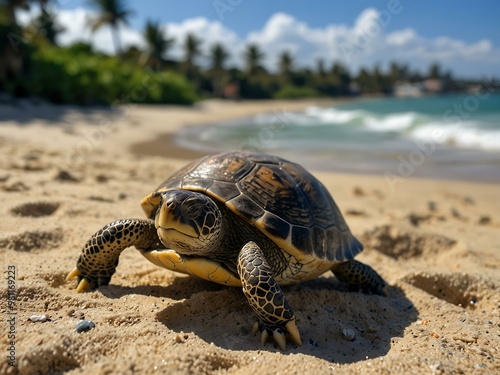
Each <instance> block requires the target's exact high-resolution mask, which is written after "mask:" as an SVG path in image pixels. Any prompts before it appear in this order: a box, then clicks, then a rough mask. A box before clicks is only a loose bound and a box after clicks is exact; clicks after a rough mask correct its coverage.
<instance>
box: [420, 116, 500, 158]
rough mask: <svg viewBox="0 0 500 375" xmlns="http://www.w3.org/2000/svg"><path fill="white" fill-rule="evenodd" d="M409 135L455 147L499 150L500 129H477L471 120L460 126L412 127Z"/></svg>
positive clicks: (433, 125)
mask: <svg viewBox="0 0 500 375" xmlns="http://www.w3.org/2000/svg"><path fill="white" fill-rule="evenodd" d="M410 137H412V138H415V139H419V140H424V141H432V142H435V143H437V144H443V145H450V146H455V147H462V148H479V149H483V150H490V151H494V150H500V130H486V129H479V128H477V127H476V126H475V123H473V122H469V123H463V124H462V126H447V125H444V124H442V123H429V124H426V125H424V126H421V127H419V128H416V129H414V130H413V131H412V132H411V133H410Z"/></svg>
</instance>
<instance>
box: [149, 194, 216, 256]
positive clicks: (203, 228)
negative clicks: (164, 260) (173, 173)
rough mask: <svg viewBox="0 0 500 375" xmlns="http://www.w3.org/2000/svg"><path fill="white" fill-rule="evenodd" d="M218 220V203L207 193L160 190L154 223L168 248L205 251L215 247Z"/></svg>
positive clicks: (207, 251) (185, 251)
mask: <svg viewBox="0 0 500 375" xmlns="http://www.w3.org/2000/svg"><path fill="white" fill-rule="evenodd" d="M221 223H222V215H221V212H220V210H219V207H217V204H216V203H215V202H214V201H213V200H212V199H211V198H210V197H207V196H206V195H204V194H201V193H197V192H193V191H188V190H170V191H165V192H162V193H161V203H160V206H159V208H158V210H157V211H156V216H155V226H156V229H157V231H158V237H159V238H160V240H161V242H162V243H163V244H164V245H165V246H167V247H168V248H170V249H172V250H175V251H177V252H178V253H180V254H186V255H189V254H197V255H205V254H207V253H209V252H211V251H212V250H213V249H215V248H217V247H218V244H219V239H220V237H221V232H222V230H221Z"/></svg>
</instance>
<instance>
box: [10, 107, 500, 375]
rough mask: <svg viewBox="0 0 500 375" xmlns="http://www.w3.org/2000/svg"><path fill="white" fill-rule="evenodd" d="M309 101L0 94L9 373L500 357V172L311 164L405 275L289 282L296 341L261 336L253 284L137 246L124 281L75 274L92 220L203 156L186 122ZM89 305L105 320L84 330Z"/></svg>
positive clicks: (273, 368) (454, 368) (466, 363)
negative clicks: (86, 99) (181, 101)
mask: <svg viewBox="0 0 500 375" xmlns="http://www.w3.org/2000/svg"><path fill="white" fill-rule="evenodd" d="M312 103H313V102H303V101H297V102H277V101H274V102H241V103H235V102H220V101H208V102H204V103H202V104H198V105H197V106H195V107H194V108H188V107H175V106H171V107H170V106H169V107H155V106H126V107H124V108H122V109H121V110H120V111H110V110H107V109H104V108H102V109H85V110H82V109H79V108H72V107H54V106H49V105H46V104H40V105H31V104H28V103H21V104H20V105H18V106H16V107H14V106H6V105H3V106H2V105H0V121H1V123H0V207H1V209H0V262H1V268H2V269H1V273H2V281H1V284H0V294H1V296H0V310H1V313H2V323H1V326H0V337H1V341H0V342H1V353H2V354H1V356H0V373H1V374H16V373H19V374H37V373H50V374H54V373H55V374H59V373H68V374H91V373H92V374H129V373H130V374H132V373H165V374H226V373H227V374H495V373H500V291H499V288H500V272H499V269H500V242H499V234H500V189H499V188H498V186H497V185H494V184H477V183H467V182H450V181H446V182H444V181H440V180H415V179H412V178H408V179H401V180H399V182H398V183H397V184H396V185H394V184H392V185H391V184H388V182H387V181H386V179H385V178H384V177H383V176H364V175H347V174H341V173H323V172H321V173H318V172H314V171H313V173H314V174H315V175H316V176H317V177H318V178H319V179H320V180H321V181H322V182H323V183H324V184H325V185H326V187H327V188H328V189H329V191H330V192H331V193H332V195H333V197H334V199H335V200H336V202H337V204H338V205H339V207H340V209H341V211H342V212H343V214H344V216H345V218H346V220H347V222H348V224H349V226H350V228H351V231H352V232H353V233H354V235H356V236H357V237H358V238H359V239H360V240H361V241H362V242H363V243H364V245H365V251H364V252H363V253H362V254H360V255H359V257H358V259H359V260H361V261H363V262H365V263H367V264H369V265H371V266H372V267H374V268H375V269H376V270H377V271H378V272H379V273H380V274H381V275H382V276H383V277H384V278H385V279H386V280H387V282H388V283H389V284H390V288H389V291H388V296H387V297H381V296H372V295H364V294H360V293H351V292H348V291H347V290H346V288H345V287H344V286H343V285H341V284H340V283H338V282H337V280H336V279H335V278H334V276H333V275H332V274H331V273H329V274H325V275H323V276H322V277H320V278H318V279H316V280H313V281H310V282H307V283H303V284H300V285H296V286H292V287H286V288H284V291H285V294H286V296H287V298H288V299H289V302H290V304H291V306H292V307H293V308H294V310H295V312H296V316H297V325H298V327H299V329H300V331H301V335H302V341H303V344H302V346H300V347H297V346H295V345H293V344H292V343H291V342H289V343H288V344H287V351H286V352H282V351H281V350H279V349H278V348H277V347H276V345H275V344H274V342H271V341H269V342H268V343H267V344H265V345H261V344H260V338H259V337H258V336H253V335H252V333H251V331H252V326H253V323H254V321H255V319H254V316H253V313H252V311H251V309H250V306H249V305H248V303H247V302H246V300H245V298H244V296H243V294H242V292H241V290H239V288H226V287H223V286H219V285H217V284H211V283H208V282H205V281H201V280H197V279H194V278H192V277H188V276H185V275H182V274H176V273H173V272H170V271H167V270H164V269H160V268H158V267H156V266H154V265H153V264H151V263H149V262H148V261H147V260H146V259H144V258H143V257H142V256H141V255H140V253H139V252H138V251H136V250H135V249H134V248H130V249H127V250H125V251H124V252H123V254H122V256H121V259H120V264H119V266H118V268H117V272H116V274H115V275H114V276H113V279H112V280H111V284H110V285H109V286H106V287H101V288H99V290H97V291H93V292H89V293H82V294H77V293H76V292H75V288H76V281H75V280H71V281H65V277H66V275H67V273H68V272H69V271H71V270H72V269H73V268H74V266H75V263H76V259H77V258H78V256H79V254H80V251H81V248H82V246H83V244H84V243H85V242H86V241H87V239H88V238H89V237H90V236H91V235H92V234H93V233H94V232H95V231H97V230H98V229H100V228H101V227H102V226H103V225H104V224H106V223H108V222H110V221H113V220H115V219H118V218H128V217H138V218H141V217H143V213H142V211H141V208H140V205H139V202H140V199H141V198H142V197H143V196H145V195H146V194H148V193H149V192H150V191H151V190H152V189H154V188H155V187H156V186H157V185H158V184H159V183H161V182H162V181H163V180H164V179H165V178H166V177H168V175H169V174H170V173H172V172H174V171H175V170H176V169H177V168H179V167H180V166H182V165H184V164H185V163H186V162H187V161H188V160H191V159H192V158H194V157H196V156H198V155H197V154H196V152H192V151H189V150H185V149H182V148H180V147H178V146H176V145H175V142H173V140H172V136H171V135H172V133H173V132H175V130H177V129H179V128H181V127H183V126H188V125H193V124H199V123H207V122H211V121H217V120H229V119H232V118H237V117H242V116H248V115H252V114H256V113H261V112H264V111H281V110H284V109H286V110H298V109H301V108H304V107H306V106H307V105H310V104H312ZM314 104H327V103H326V102H323V103H314ZM158 139H160V140H161V142H159V141H158ZM155 148H156V149H155ZM158 148H164V152H162V155H164V156H163V157H161V156H155V155H157V154H158ZM9 280H10V281H11V285H10V289H9ZM33 315H46V316H47V317H48V318H49V320H48V321H45V322H32V321H30V317H31V316H33ZM81 319H88V320H91V321H93V322H94V323H95V328H94V329H91V330H89V331H87V332H83V333H77V332H76V331H75V326H76V324H77V323H78V321H79V320H81ZM345 330H347V331H349V330H350V332H353V333H354V335H355V337H354V340H352V341H351V340H347V339H346V338H345V337H344V335H343V331H345ZM12 335H15V338H14V337H13V336H12ZM9 336H10V337H12V338H9ZM11 341H13V343H12V344H11V343H10V342H11ZM11 352H12V354H13V357H11V358H10V359H9V357H8V356H9V354H11ZM10 360H13V361H15V363H14V366H10V365H9V361H10Z"/></svg>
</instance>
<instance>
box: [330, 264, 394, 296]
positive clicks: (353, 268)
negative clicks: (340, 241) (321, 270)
mask: <svg viewBox="0 0 500 375" xmlns="http://www.w3.org/2000/svg"><path fill="white" fill-rule="evenodd" d="M332 272H333V273H334V274H335V276H336V277H337V278H338V279H339V280H340V281H342V282H344V283H346V284H347V285H348V286H349V287H350V288H352V289H355V290H361V291H362V292H365V293H372V294H379V295H381V296H385V295H387V293H386V291H385V288H386V286H387V284H386V283H385V281H384V279H382V277H380V275H379V274H378V273H377V272H376V271H375V270H374V269H373V268H371V267H370V266H367V265H366V264H363V263H361V262H358V261H357V260H354V259H352V260H349V261H347V262H342V263H338V264H336V265H334V266H333V267H332Z"/></svg>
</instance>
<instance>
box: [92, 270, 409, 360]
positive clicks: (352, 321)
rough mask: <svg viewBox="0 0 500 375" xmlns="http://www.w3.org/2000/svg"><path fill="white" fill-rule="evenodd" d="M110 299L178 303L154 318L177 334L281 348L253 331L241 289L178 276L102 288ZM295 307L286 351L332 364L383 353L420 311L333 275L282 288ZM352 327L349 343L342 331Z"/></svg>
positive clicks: (225, 344) (244, 346)
mask: <svg viewBox="0 0 500 375" xmlns="http://www.w3.org/2000/svg"><path fill="white" fill-rule="evenodd" d="M100 290H101V292H102V293H103V294H104V295H106V296H107V297H109V298H120V297H121V296H123V295H125V294H130V293H138V294H144V295H152V296H157V297H166V298H169V299H174V300H176V301H178V302H175V303H173V304H172V305H170V306H168V307H166V308H165V309H163V310H161V311H160V312H159V313H157V316H156V317H157V319H158V321H160V322H162V323H163V324H164V325H165V326H166V327H167V328H168V329H171V330H173V331H175V332H178V333H181V332H193V334H195V335H196V336H198V337H199V338H201V339H202V340H204V341H206V342H207V343H213V344H214V345H216V346H218V347H220V348H223V349H227V350H245V351H248V350H267V351H272V352H280V350H279V349H278V348H277V346H276V345H275V343H274V342H273V341H272V340H269V341H268V342H267V343H266V344H265V345H264V346H262V345H261V344H260V337H258V336H253V335H252V334H251V330H252V326H253V323H254V322H255V317H254V314H253V312H252V310H251V308H250V306H249V304H248V303H247V301H246V299H245V297H244V296H243V293H242V292H241V290H240V289H239V288H227V287H223V286H220V285H217V284H213V283H209V282H205V281H201V280H197V279H194V278H190V277H178V278H175V280H174V282H173V283H171V284H170V285H167V286H164V287H163V286H139V287H132V288H130V287H121V286H117V285H110V286H108V287H104V288H100ZM283 290H284V292H285V294H286V296H287V298H288V301H289V303H290V305H291V306H292V308H294V310H295V314H296V317H297V326H298V327H299V330H300V332H301V336H302V346H300V347H299V346H296V345H295V344H293V343H292V342H291V341H288V343H287V352H286V353H287V354H289V353H301V354H304V355H310V356H314V357H316V358H321V359H324V360H327V361H331V362H335V363H353V362H358V361H362V360H366V359H367V358H376V357H380V356H383V355H385V354H387V352H388V351H389V349H390V346H391V339H392V338H393V337H402V336H403V333H404V330H405V328H406V327H408V326H409V325H410V324H411V323H412V322H414V321H415V320H416V319H417V316H418V312H417V310H416V308H415V307H414V306H413V304H412V302H411V301H410V300H408V299H407V298H406V296H405V294H404V292H403V291H402V290H401V289H400V288H398V287H390V288H389V292H388V296H387V297H381V296H374V295H365V294H361V293H353V292H347V291H345V289H344V287H343V285H341V284H339V283H338V282H337V281H336V279H335V278H333V277H330V278H327V277H322V278H319V279H316V280H312V281H309V282H306V283H302V284H299V285H296V286H292V287H285V288H283ZM345 328H348V329H351V330H353V331H354V332H355V335H356V337H355V339H354V340H353V341H349V340H347V339H346V338H344V337H343V335H342V331H343V330H344V329H345Z"/></svg>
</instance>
